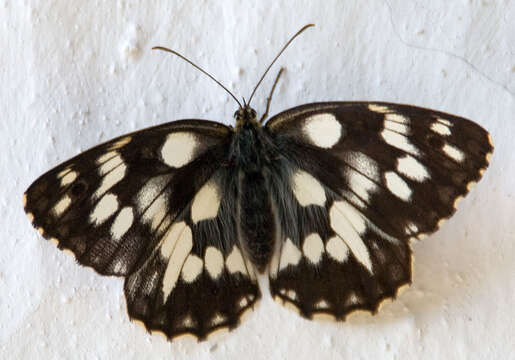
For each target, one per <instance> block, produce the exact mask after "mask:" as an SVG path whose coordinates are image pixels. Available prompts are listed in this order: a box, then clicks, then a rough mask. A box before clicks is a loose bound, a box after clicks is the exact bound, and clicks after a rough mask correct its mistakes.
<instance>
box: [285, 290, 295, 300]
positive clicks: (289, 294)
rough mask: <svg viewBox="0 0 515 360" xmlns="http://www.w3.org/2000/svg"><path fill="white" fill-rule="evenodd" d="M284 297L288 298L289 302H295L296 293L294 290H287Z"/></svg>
mask: <svg viewBox="0 0 515 360" xmlns="http://www.w3.org/2000/svg"><path fill="white" fill-rule="evenodd" d="M286 296H287V297H288V298H290V299H291V300H294V301H295V300H297V293H296V292H295V290H292V289H290V290H288V291H287V292H286Z"/></svg>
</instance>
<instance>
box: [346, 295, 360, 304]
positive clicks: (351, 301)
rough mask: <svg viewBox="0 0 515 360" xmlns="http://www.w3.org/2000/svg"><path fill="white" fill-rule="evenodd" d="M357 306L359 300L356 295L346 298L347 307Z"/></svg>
mask: <svg viewBox="0 0 515 360" xmlns="http://www.w3.org/2000/svg"><path fill="white" fill-rule="evenodd" d="M354 304H359V298H358V296H357V295H356V293H351V294H350V295H349V297H348V298H347V305H354Z"/></svg>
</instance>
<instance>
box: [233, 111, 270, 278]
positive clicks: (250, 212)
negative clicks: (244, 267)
mask: <svg viewBox="0 0 515 360" xmlns="http://www.w3.org/2000/svg"><path fill="white" fill-rule="evenodd" d="M235 118H236V129H235V133H234V136H233V140H232V144H231V152H230V157H231V158H230V163H231V164H232V166H233V170H234V175H235V176H236V177H237V179H238V180H237V184H238V185H237V187H238V215H237V216H238V218H239V219H238V223H239V224H240V225H239V227H240V241H241V245H242V246H243V248H244V250H245V252H246V254H247V256H248V257H249V258H250V259H251V260H252V262H253V263H254V264H255V265H256V267H257V268H258V270H259V271H260V272H263V271H264V269H265V268H266V265H267V264H268V263H269V261H270V258H271V255H272V251H273V249H274V239H275V224H274V222H273V220H272V219H273V218H272V217H271V216H268V215H269V214H270V213H271V212H272V204H271V200H270V194H269V190H268V189H269V186H268V179H267V175H266V174H267V172H268V170H267V165H268V164H269V163H270V161H272V160H271V159H273V157H274V156H273V153H274V147H273V145H272V142H271V141H270V139H269V136H268V134H267V133H266V132H265V131H264V130H263V127H262V126H261V124H260V123H259V121H258V120H257V118H256V112H255V111H254V109H252V108H250V107H249V106H245V107H243V108H241V109H239V110H238V111H237V112H236V113H235Z"/></svg>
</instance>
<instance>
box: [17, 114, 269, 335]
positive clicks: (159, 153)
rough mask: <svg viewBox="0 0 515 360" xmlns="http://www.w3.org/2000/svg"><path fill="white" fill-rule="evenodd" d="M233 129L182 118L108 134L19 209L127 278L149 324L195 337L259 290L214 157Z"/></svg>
mask: <svg viewBox="0 0 515 360" xmlns="http://www.w3.org/2000/svg"><path fill="white" fill-rule="evenodd" d="M232 134H233V133H232V130H231V129H230V128H228V127H226V126H224V125H221V124H217V123H213V122H208V121H198V120H184V121H178V122H174V123H170V124H165V125H162V126H158V127H154V128H150V129H146V130H143V131H139V132H135V133H133V134H129V135H126V136H123V137H120V138H117V139H114V140H112V141H110V142H107V143H105V144H103V145H99V146H97V147H94V148H92V149H90V150H88V151H86V152H84V153H82V154H80V155H78V156H76V157H75V158H73V159H71V160H69V161H67V162H65V163H63V164H62V165H59V166H58V167H56V168H55V169H53V170H51V171H49V172H48V173H46V174H44V175H43V176H41V177H40V178H39V179H38V180H36V181H35V182H34V183H33V184H32V185H31V186H30V187H29V189H28V190H27V192H26V193H25V196H24V201H25V204H24V206H25V211H26V212H27V214H28V216H29V218H30V219H31V221H32V222H33V225H34V226H35V227H36V228H37V229H38V230H39V232H40V233H41V234H42V235H43V236H44V237H45V238H47V239H50V240H55V241H56V242H58V247H59V248H60V249H63V250H70V251H71V252H72V253H73V254H74V255H75V257H76V259H77V261H78V262H79V263H81V264H82V265H85V266H90V267H92V268H94V269H95V270H96V271H97V272H99V273H100V274H103V275H116V276H124V277H126V281H125V294H126V298H127V305H128V312H129V315H130V317H131V318H134V319H138V320H141V321H143V323H144V325H145V326H146V328H147V329H148V330H159V331H162V332H164V333H165V334H166V336H167V337H168V338H172V337H175V336H178V335H182V334H186V333H189V334H193V335H195V336H197V337H198V338H199V339H203V338H205V337H206V336H207V334H208V333H209V332H211V331H214V330H216V329H220V328H225V327H228V328H233V327H235V326H236V325H237V324H238V322H239V319H240V317H241V316H242V314H243V313H244V312H245V311H246V310H247V309H249V308H251V307H252V306H253V304H254V303H255V301H257V299H258V298H259V296H260V293H259V290H258V288H257V285H256V283H255V278H254V270H253V268H251V267H249V266H248V264H247V262H245V261H244V259H243V257H242V252H241V250H240V246H239V244H238V243H237V242H236V239H237V234H236V230H235V224H234V211H235V210H234V206H235V205H234V204H235V200H234V191H235V190H234V184H225V183H226V182H228V181H229V180H228V179H232V178H233V177H231V176H228V175H227V174H226V173H225V169H226V168H225V167H222V166H221V165H223V161H224V159H225V157H226V154H227V152H228V146H229V144H230V141H231V139H232ZM225 186H227V189H228V190H227V192H225V191H226V190H224V193H222V190H221V189H225ZM231 186H232V187H231ZM222 196H223V200H222V201H221V202H219V206H218V207H214V206H213V204H216V201H217V199H218V200H219V199H220V198H221V197H222Z"/></svg>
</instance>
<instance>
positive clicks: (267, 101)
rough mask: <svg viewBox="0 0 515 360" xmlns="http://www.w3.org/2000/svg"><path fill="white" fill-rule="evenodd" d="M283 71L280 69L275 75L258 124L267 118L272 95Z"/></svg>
mask: <svg viewBox="0 0 515 360" xmlns="http://www.w3.org/2000/svg"><path fill="white" fill-rule="evenodd" d="M283 71H284V68H281V70H279V72H278V73H277V76H276V77H275V80H274V85H272V90H271V91H270V95H268V98H267V99H266V111H265V113H264V114H263V116H262V117H261V120H259V122H260V123H261V124H262V123H263V121H265V119H266V118H267V117H268V111H269V110H270V103H271V102H272V95H273V94H274V91H275V87H276V86H277V82H278V81H279V78H280V77H281V74H282V73H283Z"/></svg>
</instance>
